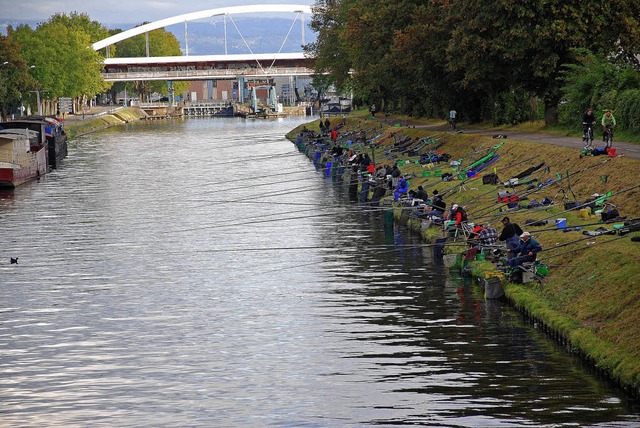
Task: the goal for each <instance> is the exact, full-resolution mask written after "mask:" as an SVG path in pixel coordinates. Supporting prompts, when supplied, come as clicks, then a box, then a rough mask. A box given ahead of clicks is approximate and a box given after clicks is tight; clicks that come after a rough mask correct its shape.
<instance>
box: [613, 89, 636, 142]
mask: <svg viewBox="0 0 640 428" xmlns="http://www.w3.org/2000/svg"><path fill="white" fill-rule="evenodd" d="M615 113H616V114H615V118H616V121H617V123H618V127H619V128H620V129H625V130H628V131H632V132H636V133H640V89H628V90H626V91H623V92H621V93H620V94H619V95H618V99H617V102H616V108H615Z"/></svg>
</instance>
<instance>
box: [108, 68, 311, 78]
mask: <svg viewBox="0 0 640 428" xmlns="http://www.w3.org/2000/svg"><path fill="white" fill-rule="evenodd" d="M311 74H313V70H311V69H309V68H307V67H273V68H265V69H260V68H241V69H209V70H153V69H150V70H148V71H114V72H110V71H107V72H104V73H102V77H103V78H104V79H105V80H107V81H119V80H205V79H209V78H228V79H231V78H235V77H239V76H278V75H281V76H294V75H297V76H310V75H311Z"/></svg>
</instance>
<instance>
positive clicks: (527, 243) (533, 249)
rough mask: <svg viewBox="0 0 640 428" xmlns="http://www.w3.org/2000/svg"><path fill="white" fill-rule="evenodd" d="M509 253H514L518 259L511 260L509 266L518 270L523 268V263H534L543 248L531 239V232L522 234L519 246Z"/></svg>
mask: <svg viewBox="0 0 640 428" xmlns="http://www.w3.org/2000/svg"><path fill="white" fill-rule="evenodd" d="M509 251H511V252H514V253H515V254H516V257H514V258H512V259H511V260H509V261H508V262H507V266H509V267H511V268H516V267H518V266H522V264H523V263H527V262H534V261H535V260H536V257H537V255H538V253H539V252H540V251H542V247H541V246H540V244H539V243H538V241H536V240H535V239H533V238H532V237H531V234H530V233H529V232H522V235H520V243H519V244H518V246H517V247H516V248H515V249H513V250H509Z"/></svg>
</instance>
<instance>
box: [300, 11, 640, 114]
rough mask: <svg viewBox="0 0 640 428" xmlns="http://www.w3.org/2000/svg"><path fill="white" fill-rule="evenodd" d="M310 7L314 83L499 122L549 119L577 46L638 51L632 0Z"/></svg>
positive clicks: (629, 62)
mask: <svg viewBox="0 0 640 428" xmlns="http://www.w3.org/2000/svg"><path fill="white" fill-rule="evenodd" d="M313 10H314V16H313V19H312V23H311V28H312V29H313V30H315V31H316V32H317V33H318V39H317V41H316V42H315V43H312V44H310V45H308V46H306V47H305V50H306V51H307V52H308V53H309V54H310V55H311V56H314V57H315V58H316V59H317V62H316V71H317V72H318V73H319V74H320V73H325V74H324V76H323V77H320V75H319V76H318V79H317V80H318V82H319V83H325V84H326V83H332V84H335V85H336V86H337V87H338V88H339V89H341V90H345V91H350V92H352V93H354V95H355V96H356V97H360V98H361V99H362V100H363V101H365V102H369V103H376V104H377V105H378V107H379V108H382V109H383V110H395V111H398V112H401V113H405V114H410V115H415V116H431V117H444V116H443V115H444V114H445V112H446V111H448V109H449V108H455V109H456V110H457V111H458V112H459V113H461V115H462V116H463V117H464V118H465V119H467V120H470V121H481V120H494V121H496V122H504V121H518V120H522V119H530V118H536V115H537V114H539V113H540V112H542V113H543V114H544V115H545V120H546V122H547V123H556V122H557V120H558V107H559V106H560V105H562V104H563V102H564V101H566V100H565V99H563V97H564V96H565V95H567V94H566V93H565V92H566V91H565V90H564V86H565V83H566V81H565V79H566V78H567V72H570V71H571V70H574V71H575V70H576V69H570V68H567V67H568V66H570V65H577V66H579V65H580V64H582V63H581V61H580V60H581V59H583V58H584V57H585V53H584V51H585V50H588V51H589V52H591V53H593V54H594V55H597V56H599V57H600V58H606V62H609V63H612V64H615V65H616V66H618V67H623V68H625V67H627V68H628V67H633V66H635V67H637V65H638V56H637V55H638V54H639V53H640V26H639V21H638V20H639V19H640V18H639V17H640V2H638V1H636V0H609V1H606V2H596V3H593V2H568V1H566V0H522V1H517V2H514V1H512V0H495V1H481V0H465V1H457V0H428V1H421V0H387V1H384V2H381V1H376V0H317V2H316V4H315V6H314V8H313ZM629 69H631V70H633V68H629ZM635 72H636V73H637V69H636V71H635ZM323 81H324V82H323ZM538 100H539V101H540V102H538ZM584 101H585V103H584V104H583V105H581V106H580V109H581V110H582V111H584V109H586V107H587V106H588V105H587V100H584ZM593 101H594V100H589V102H593Z"/></svg>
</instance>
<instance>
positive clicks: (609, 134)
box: [602, 126, 613, 148]
mask: <svg viewBox="0 0 640 428" xmlns="http://www.w3.org/2000/svg"><path fill="white" fill-rule="evenodd" d="M602 141H603V142H604V147H605V148H609V147H611V146H612V145H613V128H611V127H610V126H606V127H605V128H604V133H603V134H602Z"/></svg>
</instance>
